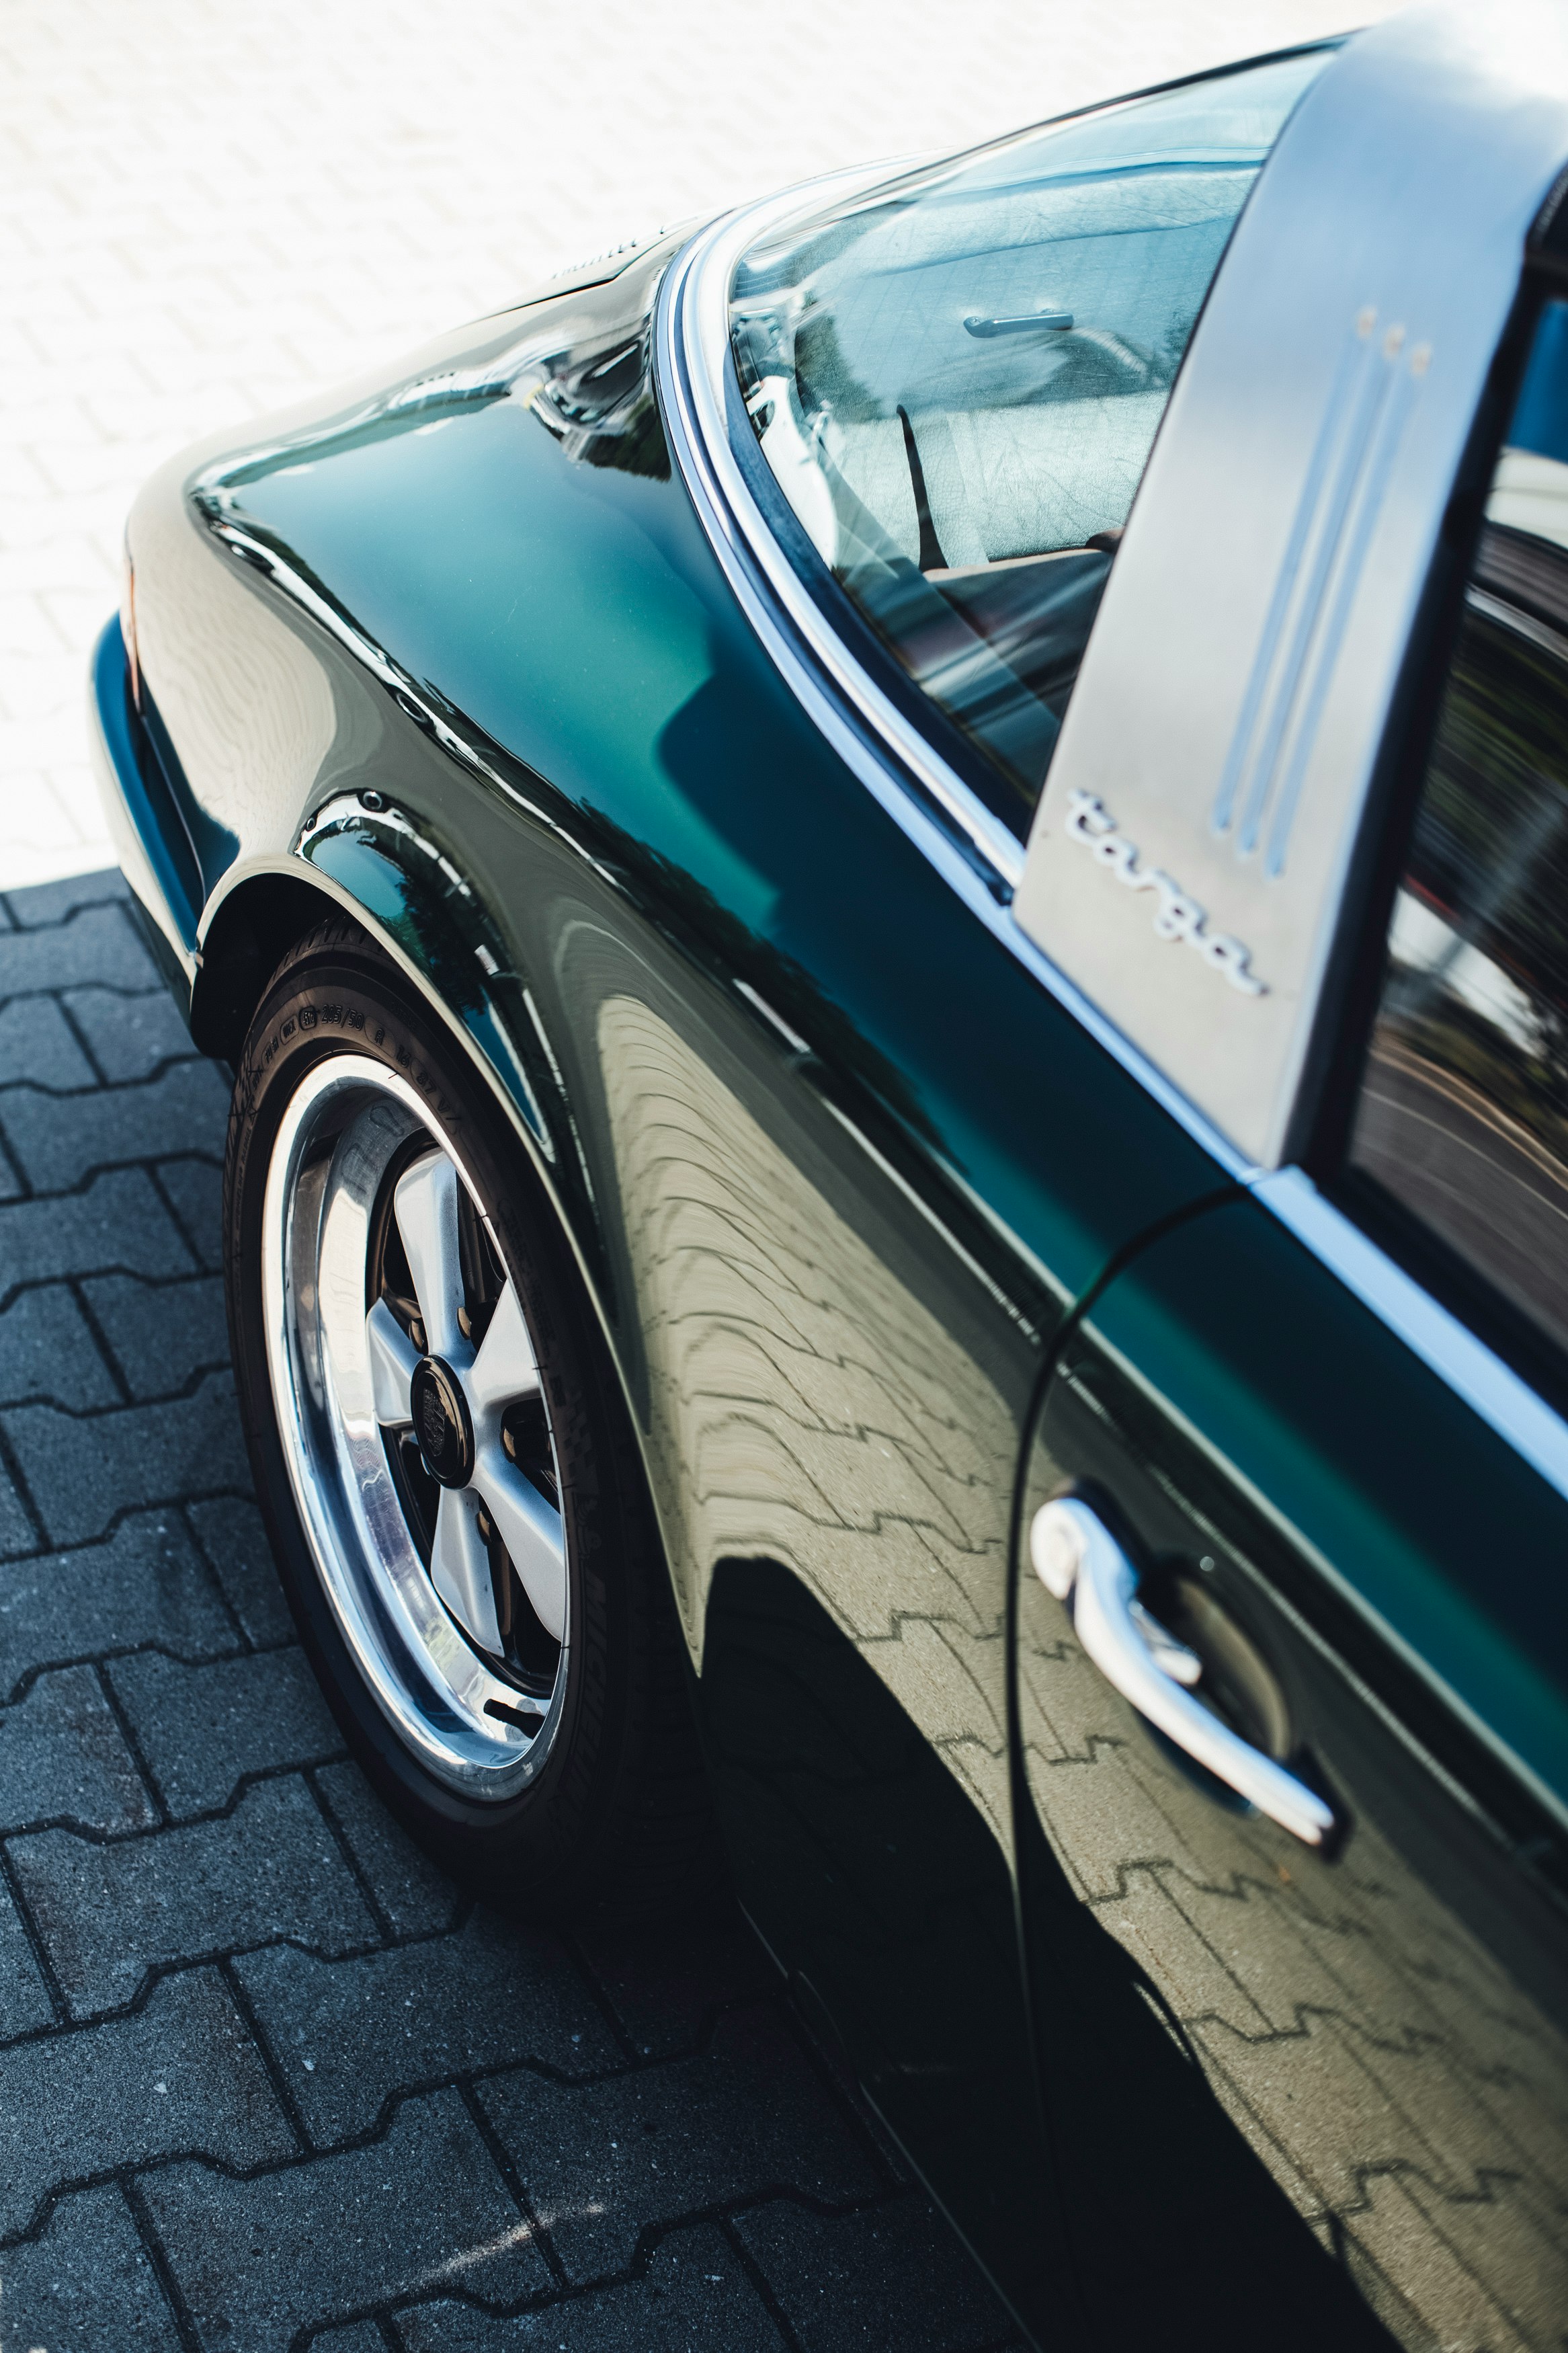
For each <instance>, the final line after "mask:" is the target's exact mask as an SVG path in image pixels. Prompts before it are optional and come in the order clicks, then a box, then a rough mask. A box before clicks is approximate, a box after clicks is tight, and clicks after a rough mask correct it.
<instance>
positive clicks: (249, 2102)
mask: <svg viewBox="0 0 1568 2353" xmlns="http://www.w3.org/2000/svg"><path fill="white" fill-rule="evenodd" d="M295 2145H296V2144H295V2141H294V2137H293V2135H292V2134H291V2133H290V2132H289V2127H288V2126H287V2124H286V2122H285V2120H284V2117H283V2114H282V2111H281V2110H280V2109H279V2105H278V2102H277V2100H276V2098H275V2096H274V2094H273V2091H272V2086H271V2084H269V2083H268V2078H267V2070H266V2068H265V2067H264V2066H263V2065H262V2063H261V2057H260V2054H259V2052H258V2051H257V2048H256V2045H255V2044H254V2042H252V2041H251V2040H250V2037H249V2035H248V2034H247V2032H246V2030H245V2026H244V2023H243V2021H242V2020H241V2019H240V2016H239V2013H238V2011H237V2010H236V2009H235V2006H234V2003H233V2001H232V2000H231V1999H230V1996H229V1993H228V1989H227V1988H226V1986H225V1984H224V1982H223V1979H222V1978H220V1977H219V1976H218V1974H217V1972H216V1969H190V1970H186V1971H184V1973H183V1974H181V1975H180V1976H178V1977H173V1978H164V1979H163V1982H162V1983H161V1984H159V1985H155V1986H154V1987H153V1990H152V1993H151V1994H150V1995H149V1997H148V2000H147V2003H146V2006H145V2008H144V2009H142V2010H138V2011H137V2012H136V2013H135V2015H134V2016H133V2017H131V2018H116V2019H110V2020H109V2021H106V2022H105V2023H104V2024H103V2025H101V2026H97V2027H93V2028H92V2029H90V2030H89V2031H87V2032H85V2033H81V2032H79V2033H75V2034H51V2035H46V2036H44V2037H42V2038H41V2039H40V2040H38V2041H37V2042H16V2043H13V2044H12V2046H11V2048H10V2050H8V2051H4V2052H0V2232H3V2233H9V2232H16V2231H21V2230H24V2229H26V2225H27V2224H28V2222H29V2221H31V2220H32V2217H33V2216H34V2214H35V2213H36V2212H37V2208H38V2201H39V2200H40V2199H42V2198H44V2197H46V2196H47V2194H48V2192H49V2191H50V2190H51V2189H54V2188H55V2187H56V2186H57V2185H58V2184H59V2183H62V2182H67V2181H72V2180H78V2179H80V2178H81V2177H82V2176H83V2175H84V2174H93V2173H98V2174H103V2173H109V2172H111V2171H112V2170H113V2169H114V2168H115V2167H117V2166H121V2165H135V2164H146V2163H147V2162H148V2161H149V2160H151V2159H153V2158H160V2157H167V2156H174V2155H176V2154H177V2153H179V2152H180V2151H181V2150H184V2149H193V2150H195V2149H199V2150H201V2151H202V2152H203V2153H204V2154H205V2155H206V2156H208V2157H211V2158H216V2159H217V2160H218V2161H219V2162H220V2163H226V2164H228V2165H236V2166H254V2165H260V2164H263V2163H265V2162H266V2160H267V2159H268V2158H282V2157H287V2156H288V2155H289V2153H290V2152H291V2151H292V2149H293V2148H294V2147H295ZM24 2341H25V2340H24ZM44 2341H45V2343H46V2344H47V2341H48V2340H47V2338H46V2339H45V2340H44ZM112 2342H113V2339H112V2338H110V2343H112Z"/></svg>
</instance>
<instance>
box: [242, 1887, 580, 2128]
mask: <svg viewBox="0 0 1568 2353" xmlns="http://www.w3.org/2000/svg"><path fill="white" fill-rule="evenodd" d="M237 1968H238V1970H239V1974H240V1977H241V1979H242V1981H243V1983H244V1986H245V1989H246V1991H247V1994H248V1995H249V1997H250V2001H251V2006H252V2008H253V2010H254V2011H255V2014H256V2019H257V2022H258V2025H259V2027H260V2029H261V2031H262V2032H263V2034H264V2035H265V2036H266V2038H267V2042H268V2047H269V2049H270V2050H271V2051H272V2052H273V2054H274V2056H275V2057H276V2058H277V2060H278V2062H279V2065H280V2066H281V2068H282V2069H283V2072H284V2073H285V2075H286V2076H287V2077H288V2080H289V2088H290V2090H291V2091H292V2093H293V2094H294V2096H295V2098H296V2099H297V2100H298V2102H299V2105H300V2114H301V2116H303V2117H304V2119H305V2123H306V2127H307V2129H308V2130H309V2132H310V2137H311V2139H312V2140H315V2141H334V2140H347V2139H349V2138H351V2137H353V2136H354V2135H356V2134H359V2133H363V2132H368V2131H369V2129H370V2128H371V2126H373V2125H374V2123H375V2120H376V2117H377V2116H378V2115H379V2114H380V2111H381V2105H382V2103H383V2101H384V2100H385V2099H386V2098H387V2097H388V2095H389V2094H391V2093H393V2092H395V2091H396V2090H397V2089H398V2088H399V2087H400V2086H407V2085H418V2084H432V2085H434V2084H439V2083H442V2082H449V2081H451V2080H452V2079H453V2078H454V2077H456V2076H458V2075H466V2074H468V2073H471V2072H472V2071H473V2070H474V2069H476V2068H489V2067H510V2066H514V2065H516V2064H518V2063H520V2062H522V2061H524V2060H529V2059H532V2060H535V2061H537V2062H539V2063H541V2064H542V2065H543V2066H546V2067H551V2068H554V2069H557V2070H559V2071H560V2072H561V2073H564V2074H573V2073H588V2072H589V2071H590V2070H592V2071H595V2072H596V2071H597V2070H599V2069H601V2068H605V2067H613V2066H616V2065H617V2064H619V2063H620V2054H619V2052H617V2050H616V2044H615V2042H614V2039H613V2038H612V2036H611V2035H610V2033H609V2031H608V2029H607V2028H606V2027H605V2022H604V2020H603V2018H602V2016H601V2015H600V2012H599V2010H598V2006H597V2004H596V2003H595V2001H594V2000H593V1997H592V1995H591V1994H590V1993H589V1992H588V1989H586V1987H585V1986H584V1983H583V1980H582V1978H581V1977H580V1976H579V1974H578V1972H577V1970H576V1969H575V1968H574V1967H573V1965H572V1962H571V1960H570V1958H569V1957H568V1956H567V1955H566V1954H565V1953H564V1952H563V1950H562V1948H561V1947H559V1946H558V1945H556V1944H554V1943H552V1941H550V1940H549V1939H547V1938H545V1937H542V1936H535V1935H530V1934H527V1933H525V1932H524V1931H523V1930H522V1929H521V1928H518V1927H515V1926H512V1925H511V1924H510V1923H509V1922H503V1921H500V1920H498V1919H496V1918H494V1917H493V1915H489V1914H485V1913H478V1914H476V1915H475V1916H474V1917H473V1918H472V1919H471V1920H469V1921H468V1923H467V1924H466V1926H463V1927H462V1928H460V1929H458V1932H457V1934H456V1935H454V1936H442V1937H437V1939H436V1940H435V1941H434V1942H431V1943H427V1944H423V1943H422V1944H417V1945H405V1946H403V1947H399V1948H397V1949H396V1950H395V1951H392V1952H386V1953H367V1954H365V1955H364V1956H363V1957H361V1958H360V1959H358V1960H353V1961H323V1960H318V1959H316V1958H315V1957H313V1956H312V1955H310V1954H308V1953H301V1952H297V1951H295V1950H294V1949H293V1948H291V1947H273V1949H272V1950H270V1951H268V1952H265V1953H252V1954H250V1955H248V1956H247V1958H246V1959H244V1960H242V1961H240V1962H238V1963H237Z"/></svg>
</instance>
